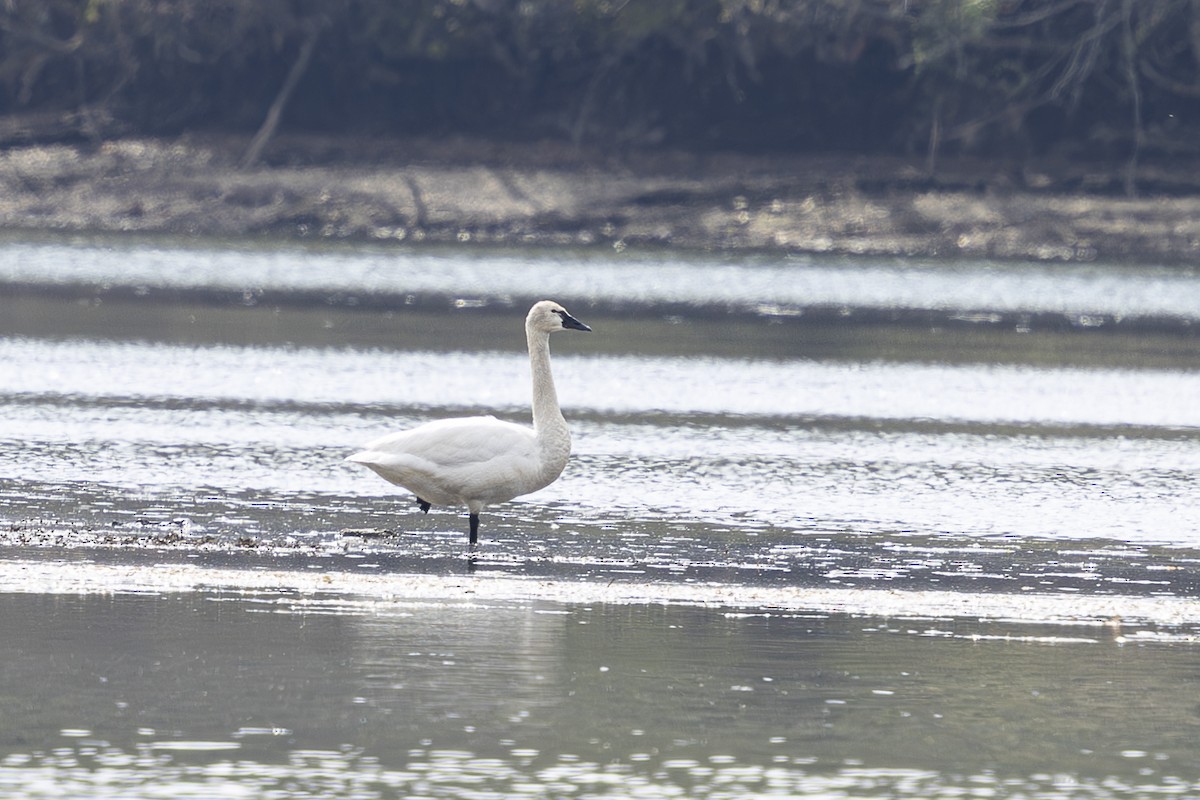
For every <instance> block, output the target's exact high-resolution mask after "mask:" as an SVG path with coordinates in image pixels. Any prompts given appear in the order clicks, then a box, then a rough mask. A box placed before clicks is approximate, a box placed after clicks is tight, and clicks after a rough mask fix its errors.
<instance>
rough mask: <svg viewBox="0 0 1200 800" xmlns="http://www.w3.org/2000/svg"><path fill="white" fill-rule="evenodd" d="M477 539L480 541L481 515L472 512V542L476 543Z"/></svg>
mask: <svg viewBox="0 0 1200 800" xmlns="http://www.w3.org/2000/svg"><path fill="white" fill-rule="evenodd" d="M477 541H479V515H478V514H472V515H471V544H472V545H474V544H475V542H477Z"/></svg>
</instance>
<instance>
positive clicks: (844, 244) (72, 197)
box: [0, 137, 1200, 264]
mask: <svg viewBox="0 0 1200 800" xmlns="http://www.w3.org/2000/svg"><path fill="white" fill-rule="evenodd" d="M244 145H245V141H244V140H243V139H237V138H231V137H207V138H206V137H184V138H180V139H175V140H158V139H124V140H113V141H107V142H102V143H98V144H94V145H93V144H78V145H71V144H52V145H30V146H24V147H11V148H9V149H7V150H4V151H2V152H0V230H2V231H8V232H10V233H15V232H21V231H28V232H36V231H55V232H75V233H100V232H107V233H122V232H133V233H143V234H166V235H172V236H198V237H226V238H227V237H262V236H268V237H272V238H284V239H293V240H297V241H305V240H307V241H337V240H357V241H377V242H381V243H387V242H405V243H417V242H420V243H426V242H427V243H437V242H446V243H455V244H460V245H469V244H472V243H475V244H499V245H524V246H546V247H562V246H575V247H579V246H584V247H591V246H602V247H614V248H617V249H618V250H619V249H622V248H625V247H629V246H635V245H636V246H661V247H669V248H684V249H690V250H696V251H710V252H762V253H780V254H784V253H790V254H803V253H828V254H848V255H862V256H897V257H924V258H990V259H1011V260H1032V261H1051V262H1053V261H1063V262H1070V261H1095V260H1100V261H1116V262H1130V263H1147V264H1149V263H1156V264H1192V263H1195V262H1196V261H1197V259H1200V169H1198V168H1197V165H1195V164H1191V163H1178V164H1166V165H1161V166H1157V167H1156V166H1154V165H1147V166H1144V167H1143V172H1144V177H1145V181H1144V182H1145V184H1146V185H1149V186H1153V187H1155V190H1156V192H1157V193H1156V194H1155V195H1154V196H1148V197H1142V198H1126V197H1119V196H1114V195H1112V194H1106V193H1104V192H1102V191H1094V192H1093V191H1089V190H1088V188H1087V187H1089V186H1090V185H1091V184H1090V183H1089V180H1091V178H1090V177H1089V176H1090V175H1092V174H1100V173H1101V172H1102V169H1101V167H1100V166H1097V165H1088V164H1080V163H1075V162H1064V161H1061V160H1060V161H1056V162H1047V163H1044V164H1042V163H1033V162H1029V163H1025V164H1022V165H1020V166H1019V167H1017V166H1014V165H1011V164H1004V163H994V162H984V161H971V160H955V161H949V160H947V161H944V162H943V163H942V165H941V166H940V167H939V169H938V171H937V173H936V174H935V175H932V176H930V175H928V174H927V173H926V172H925V170H924V166H923V164H922V161H923V160H922V159H917V158H913V159H903V158H897V157H864V156H855V155H821V156H765V155H736V154H692V153H682V152H674V151H646V152H634V153H626V154H623V155H621V156H620V157H612V156H608V155H605V154H602V153H595V152H584V151H580V150H577V149H574V148H570V147H567V146H565V145H561V144H556V143H531V144H524V145H518V144H507V143H496V142H487V141H476V140H450V141H442V142H432V141H423V140H417V141H414V140H369V141H365V140H350V139H347V140H337V139H316V138H312V137H308V138H288V137H280V138H279V139H278V140H277V141H276V142H275V143H274V144H273V145H272V147H271V148H270V149H269V150H268V152H267V154H266V157H265V163H266V164H267V166H263V167H257V168H253V169H249V170H246V169H241V168H239V167H238V164H237V159H238V156H239V155H240V153H241V152H242V151H243V149H244Z"/></svg>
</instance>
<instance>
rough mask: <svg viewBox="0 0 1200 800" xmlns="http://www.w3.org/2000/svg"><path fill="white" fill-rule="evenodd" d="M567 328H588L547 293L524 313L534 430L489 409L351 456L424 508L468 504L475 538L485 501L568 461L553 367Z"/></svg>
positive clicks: (529, 488) (535, 484)
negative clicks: (553, 339) (554, 350)
mask: <svg viewBox="0 0 1200 800" xmlns="http://www.w3.org/2000/svg"><path fill="white" fill-rule="evenodd" d="M567 329H572V330H577V331H590V330H591V328H589V327H588V326H587V325H584V324H583V323H582V322H580V321H579V320H577V319H575V318H574V317H572V316H571V315H570V314H568V313H567V311H566V309H564V308H563V307H562V306H560V305H559V304H558V303H554V302H551V301H550V300H542V301H541V302H539V303H535V304H534V306H533V308H531V309H529V315H528V316H527V317H525V338H526V340H527V341H528V343H529V367H530V370H531V372H532V373H533V428H532V429H530V428H527V427H525V426H524V425H516V424H514V423H511V422H503V421H501V420H498V419H496V418H495V417H490V416H489V417H461V418H458V419H443V420H437V421H435V422H428V423H426V424H424V425H421V426H419V427H416V428H413V429H412V430H407V431H401V432H399V433H393V434H391V435H389V436H384V437H383V438H381V439H376V440H375V441H373V442H369V443H368V444H367V445H366V446H365V448H364V449H363V450H362V451H361V452H359V453H355V454H354V455H351V456H347V458H346V460H347V461H353V462H354V463H356V464H362V465H364V466H366V467H369V468H371V469H372V470H374V471H375V472H376V473H378V474H379V475H380V476H382V477H383V479H384V480H387V481H390V482H391V483H394V484H396V485H397V486H403V487H404V488H405V489H408V490H409V491H410V492H412V493H413V494H415V495H416V496H417V503H418V504H419V505H420V507H421V510H422V511H424V512H426V513H428V511H429V507H430V506H455V505H457V506H466V507H467V511H468V512H469V514H470V543H471V544H472V545H474V544H475V542H476V541H477V539H478V537H479V512H481V511H482V510H483V509H484V507H486V506H489V505H491V504H493V503H503V502H504V501H506V500H511V499H513V498H514V497H518V496H520V495H523V494H529V493H530V492H535V491H537V490H538V489H541V488H543V487H545V486H548V485H550V484H551V483H553V482H554V480H555V479H556V478H558V476H559V475H561V474H562V471H563V467H565V466H566V465H567V457H568V456H570V455H571V432H570V430H568V429H567V421H566V420H565V419H563V415H562V411H561V410H560V409H559V407H558V395H557V393H556V392H555V391H554V377H553V376H552V375H551V374H550V334H552V333H554V332H555V331H561V330H567Z"/></svg>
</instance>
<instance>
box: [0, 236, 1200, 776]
mask: <svg viewBox="0 0 1200 800" xmlns="http://www.w3.org/2000/svg"><path fill="white" fill-rule="evenodd" d="M5 281H7V283H5ZM0 287H2V289H0V409H2V411H3V413H2V414H0V475H2V476H3V477H4V479H3V481H2V482H0V502H2V506H0V523H3V530H2V531H0V540H2V541H3V542H4V543H5V550H4V551H3V552H2V553H0V574H3V575H4V576H5V585H6V586H7V587H8V591H10V592H17V593H12V594H7V595H0V604H3V606H4V608H0V621H2V622H0V624H3V625H4V626H5V628H6V630H5V635H4V639H3V640H4V641H5V643H6V649H8V650H10V652H11V653H12V654H13V658H12V659H11V660H10V661H9V662H8V664H7V665H6V666H5V668H4V669H5V675H6V678H7V682H6V686H7V687H11V688H9V689H7V690H6V692H5V693H4V696H3V699H0V704H2V707H0V745H2V748H0V753H2V754H3V756H4V758H3V760H2V761H0V793H7V795H8V796H43V795H50V794H55V795H60V796H61V795H64V794H66V795H69V796H101V797H107V796H112V797H116V796H122V797H128V796H137V797H143V796H145V797H152V796H164V795H171V796H222V797H228V796H241V795H247V796H264V795H271V796H281V797H315V796H323V797H391V796H410V795H425V796H442V797H484V796H514V795H521V794H525V795H529V796H547V797H549V796H599V795H608V796H677V795H679V794H681V793H682V794H684V795H687V796H711V797H750V796H771V795H774V796H786V795H803V794H809V795H813V796H829V797H844V796H863V797H867V796H874V797H897V796H912V797H939V796H945V797H950V796H962V795H963V794H974V795H978V796H985V795H986V796H993V797H1018V796H1039V797H1055V796H1062V797H1115V796H1154V795H1157V794H1172V793H1175V794H1179V793H1184V794H1186V793H1188V792H1190V791H1192V790H1196V789H1197V787H1200V764H1197V763H1196V762H1197V757H1196V756H1195V754H1194V747H1192V746H1191V743H1192V742H1194V741H1195V737H1196V733H1197V730H1196V727H1197V725H1198V724H1200V715H1197V713H1196V710H1195V708H1194V707H1193V705H1194V704H1190V703H1186V702H1182V703H1181V702H1179V698H1185V697H1188V696H1190V695H1191V694H1192V693H1194V689H1195V687H1194V686H1193V683H1194V681H1195V675H1194V670H1191V669H1190V668H1189V665H1190V663H1191V662H1192V661H1193V660H1194V659H1193V656H1194V649H1193V648H1194V643H1195V641H1196V636H1197V635H1198V634H1200V603H1198V602H1197V596H1198V595H1200V570H1198V567H1197V565H1198V564H1200V503H1198V502H1197V499H1198V497H1197V485H1196V475H1197V474H1200V403H1197V402H1196V400H1195V398H1197V397H1200V337H1197V335H1196V334H1195V332H1194V331H1193V330H1192V328H1193V327H1194V321H1195V320H1197V319H1200V273H1196V272H1195V271H1189V270H1166V269H1163V270H1156V269H1151V270H1148V271H1146V272H1141V271H1138V270H1133V269H1125V268H1118V267H1111V266H1104V265H1090V266H1086V267H1065V266H1031V265H996V264H970V265H967V264H961V265H936V264H907V263H905V262H879V261H876V262H865V263H854V262H848V261H845V260H837V261H816V260H809V259H791V260H782V261H780V260H775V261H772V260H770V259H766V258H760V257H756V258H749V259H733V260H721V259H717V258H712V257H705V258H695V259H691V260H687V261H684V262H680V261H679V260H678V259H677V257H674V256H670V255H669V254H663V253H656V254H622V255H604V254H600V253H598V252H591V253H585V254H571V253H566V254H562V253H556V254H553V255H544V254H543V255H539V254H536V253H514V252H511V251H508V252H487V251H470V252H461V251H454V250H449V249H442V250H436V251H405V250H401V251H396V250H391V249H384V248H370V247H366V248H351V247H347V248H337V249H330V248H322V247H314V248H304V247H275V246H273V245H272V246H267V245H266V244H263V243H258V244H254V245H246V244H242V245H237V244H234V245H222V246H212V245H205V244H203V243H191V244H188V245H185V246H181V245H179V244H178V243H172V242H162V241H153V240H137V239H134V240H95V241H90V240H89V241H74V242H69V241H67V242H65V241H45V240H43V241H36V242H33V241H8V242H0ZM551 291H553V293H554V294H557V295H558V297H557V299H559V300H561V301H563V302H564V303H565V304H566V305H567V306H568V308H571V309H572V310H573V311H574V312H575V313H576V314H577V316H580V317H581V318H583V319H584V320H585V321H586V322H588V323H589V324H592V325H593V327H594V328H595V333H593V334H591V335H586V336H585V335H575V334H571V335H566V334H564V335H562V336H557V337H555V339H554V342H553V347H554V369H555V375H556V378H557V381H558V387H559V396H560V399H561V401H562V404H563V406H564V409H565V410H566V414H567V417H568V419H569V420H570V421H571V425H572V430H573V433H574V439H575V452H574V455H573V458H572V461H571V463H570V465H569V466H568V469H567V471H566V473H564V475H563V477H562V479H561V480H560V481H558V482H557V483H555V484H553V485H552V486H550V487H548V488H547V489H545V490H543V491H542V492H539V493H537V494H535V495H533V496H530V497H528V498H525V499H523V500H522V501H520V502H514V503H510V504H505V505H503V506H500V507H497V508H495V509H490V510H489V511H488V512H486V513H485V515H484V522H483V530H482V537H481V547H480V548H479V549H478V551H477V552H476V553H475V554H474V555H473V556H472V557H470V558H467V557H466V555H465V538H466V537H465V527H466V526H465V520H464V519H463V518H462V517H461V516H460V514H458V513H457V512H452V511H446V510H435V511H434V512H433V513H431V514H430V515H428V516H423V515H421V514H419V513H418V512H417V511H416V509H415V507H414V506H413V505H412V503H411V499H410V498H407V497H405V496H403V493H401V492H399V491H396V490H393V489H392V488H391V487H389V486H388V485H387V484H386V483H383V482H382V481H380V480H379V479H377V478H375V477H374V476H373V475H370V474H369V473H365V472H363V471H360V470H357V469H355V468H354V467H353V466H352V465H348V464H345V463H344V462H343V461H342V460H341V459H342V457H343V456H344V455H345V454H347V453H348V452H351V451H352V450H353V449H354V448H355V447H356V446H357V445H359V444H360V443H362V442H364V441H366V440H368V439H370V438H373V437H374V436H376V435H378V434H379V433H381V432H383V431H386V430H391V429H394V428H400V427H403V426H407V425H411V424H415V423H418V422H420V421H424V420H427V419H431V418H436V417H441V416H448V415H453V414H458V413H477V412H481V411H488V412H495V413H497V414H498V415H500V416H502V417H504V418H507V419H512V420H514V421H525V420H526V419H527V416H528V412H527V403H528V388H527V380H528V378H527V363H526V359H525V357H524V355H523V354H522V352H521V348H522V346H523V340H522V336H521V330H520V318H521V314H522V310H523V307H524V304H526V303H527V302H528V301H529V300H530V299H531V298H536V296H537V295H540V294H542V293H547V294H549V293H551ZM831 309H832V310H831ZM185 568H186V569H190V570H198V572H195V573H194V574H195V575H198V576H199V577H191V578H188V581H189V582H186V583H185V584H181V585H176V584H172V583H170V582H167V583H163V582H162V580H163V578H162V575H163V572H162V571H163V570H164V569H185ZM186 574H187V575H193V572H186ZM205 575H207V576H208V577H207V578H205V577H204V576H205ZM268 575H269V576H270V577H269V580H268V577H267V576H268ZM314 575H321V576H324V579H325V581H326V582H327V583H320V582H317V583H313V582H312V580H313V577H312V576H314ZM239 576H240V577H239ZM289 576H291V577H289ZM260 581H266V583H265V584H263V583H260ZM264 586H268V587H269V588H263V587H264ZM323 586H324V587H325V588H324V589H323V588H322V587H323ZM418 595H419V596H418Z"/></svg>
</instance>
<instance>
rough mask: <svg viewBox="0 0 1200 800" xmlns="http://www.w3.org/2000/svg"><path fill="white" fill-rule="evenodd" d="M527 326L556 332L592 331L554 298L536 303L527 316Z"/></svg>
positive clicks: (547, 331) (536, 329) (537, 329)
mask: <svg viewBox="0 0 1200 800" xmlns="http://www.w3.org/2000/svg"><path fill="white" fill-rule="evenodd" d="M525 328H526V329H527V330H531V331H542V332H544V333H554V332H555V331H563V330H575V331H590V330H591V328H589V327H588V326H587V325H584V324H583V323H582V322H580V321H579V320H577V319H575V318H574V317H572V316H571V315H570V314H568V313H567V310H566V309H565V308H563V307H562V306H560V305H559V304H558V303H555V302H554V301H553V300H543V301H541V302H540V303H534V305H533V308H531V309H529V316H527V317H526V318H525Z"/></svg>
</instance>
